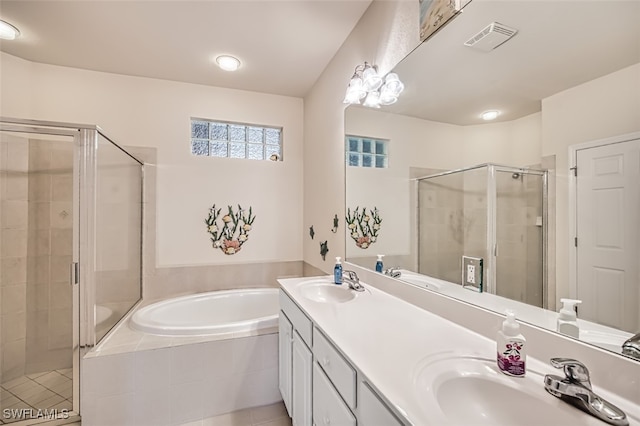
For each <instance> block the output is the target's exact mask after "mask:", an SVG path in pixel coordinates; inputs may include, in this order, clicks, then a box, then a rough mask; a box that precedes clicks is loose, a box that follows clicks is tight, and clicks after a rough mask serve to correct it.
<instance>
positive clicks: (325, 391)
mask: <svg viewBox="0 0 640 426" xmlns="http://www.w3.org/2000/svg"><path fill="white" fill-rule="evenodd" d="M280 308H281V312H280V326H279V330H280V336H279V339H280V355H279V356H280V364H279V365H280V370H281V371H280V392H281V393H282V398H283V400H284V403H285V406H286V407H287V411H288V412H289V415H290V416H291V418H292V420H293V426H307V425H314V426H336V425H337V426H396V425H397V426H402V424H403V423H402V422H401V421H399V420H398V419H397V418H396V416H395V415H394V414H393V413H392V412H391V410H390V409H389V408H388V407H387V406H386V405H385V403H384V402H383V399H382V398H380V397H379V395H378V394H377V393H376V392H375V391H374V390H373V389H372V388H371V387H370V386H369V385H368V384H367V383H366V381H365V380H366V379H365V378H364V376H362V375H361V374H359V373H358V370H357V367H356V366H353V365H351V363H350V362H349V361H348V360H347V359H346V358H345V357H344V356H343V355H342V353H341V352H340V351H339V349H338V348H337V347H336V346H334V345H333V343H332V342H331V341H330V340H329V339H328V338H327V336H325V335H324V334H323V333H322V332H321V331H320V329H319V328H318V327H316V326H315V325H314V324H313V322H312V321H311V320H310V319H309V318H308V317H307V316H306V315H305V313H304V312H302V310H301V309H300V308H299V307H298V306H297V305H296V304H295V303H294V302H293V301H292V300H291V299H290V298H289V296H287V295H286V294H285V293H284V292H283V291H280ZM283 370H284V371H283Z"/></svg>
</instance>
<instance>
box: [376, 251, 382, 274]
mask: <svg viewBox="0 0 640 426" xmlns="http://www.w3.org/2000/svg"><path fill="white" fill-rule="evenodd" d="M383 257H384V254H379V255H378V261H377V262H376V272H382V268H383V266H382V258H383Z"/></svg>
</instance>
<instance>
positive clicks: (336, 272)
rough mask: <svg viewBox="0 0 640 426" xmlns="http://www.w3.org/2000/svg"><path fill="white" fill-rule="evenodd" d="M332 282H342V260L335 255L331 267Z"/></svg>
mask: <svg viewBox="0 0 640 426" xmlns="http://www.w3.org/2000/svg"><path fill="white" fill-rule="evenodd" d="M333 282H334V283H335V284H342V262H341V261H340V257H336V266H334V268H333Z"/></svg>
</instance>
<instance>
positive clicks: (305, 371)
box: [291, 330, 313, 426]
mask: <svg viewBox="0 0 640 426" xmlns="http://www.w3.org/2000/svg"><path fill="white" fill-rule="evenodd" d="M292 360H293V368H292V371H293V380H292V388H291V402H292V404H291V408H292V410H293V417H292V423H293V426H311V416H312V412H311V409H312V407H311V374H312V373H311V366H312V363H313V355H312V354H311V351H310V350H309V348H308V347H307V345H306V344H305V343H304V341H303V340H302V338H301V337H300V335H299V334H298V332H297V331H295V330H294V332H293V356H292Z"/></svg>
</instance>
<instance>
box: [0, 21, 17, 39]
mask: <svg viewBox="0 0 640 426" xmlns="http://www.w3.org/2000/svg"><path fill="white" fill-rule="evenodd" d="M19 35H20V31H19V30H18V29H17V28H16V27H14V26H13V25H11V24H10V23H8V22H5V21H0V38H1V39H3V40H15V39H16V38H17V37H18V36H19Z"/></svg>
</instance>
